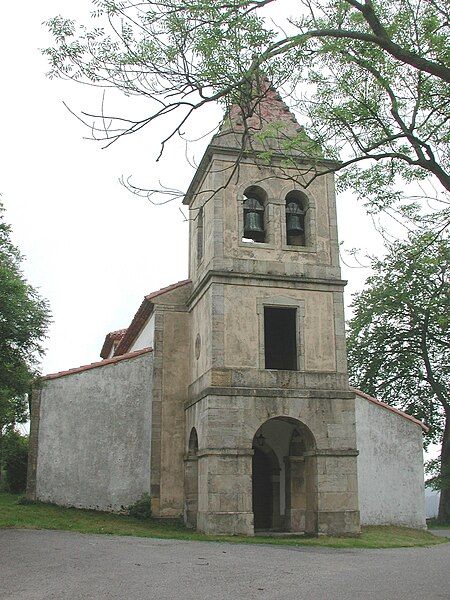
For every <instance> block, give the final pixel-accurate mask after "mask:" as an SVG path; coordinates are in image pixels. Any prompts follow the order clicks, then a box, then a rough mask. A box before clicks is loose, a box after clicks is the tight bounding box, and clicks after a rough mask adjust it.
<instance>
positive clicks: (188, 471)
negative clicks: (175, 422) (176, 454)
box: [184, 427, 198, 529]
mask: <svg viewBox="0 0 450 600" xmlns="http://www.w3.org/2000/svg"><path fill="white" fill-rule="evenodd" d="M197 512H198V437H197V431H196V429H195V427H193V428H192V430H191V434H190V436H189V444H188V451H187V454H186V457H185V459H184V522H185V525H186V527H191V528H193V529H196V527H197Z"/></svg>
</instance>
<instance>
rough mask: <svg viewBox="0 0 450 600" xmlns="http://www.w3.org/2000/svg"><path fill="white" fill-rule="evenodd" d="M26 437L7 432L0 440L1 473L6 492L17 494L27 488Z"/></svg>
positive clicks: (16, 432) (14, 432) (15, 432)
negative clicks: (2, 472) (0, 451)
mask: <svg viewBox="0 0 450 600" xmlns="http://www.w3.org/2000/svg"><path fill="white" fill-rule="evenodd" d="M27 464H28V437H27V436H24V435H21V434H20V433H19V432H18V431H14V430H12V431H8V432H7V433H5V435H4V436H3V440H2V465H1V467H2V471H4V473H5V476H6V477H5V483H6V488H7V490H8V491H10V492H12V493H14V494H18V493H20V492H24V491H25V489H26V486H27Z"/></svg>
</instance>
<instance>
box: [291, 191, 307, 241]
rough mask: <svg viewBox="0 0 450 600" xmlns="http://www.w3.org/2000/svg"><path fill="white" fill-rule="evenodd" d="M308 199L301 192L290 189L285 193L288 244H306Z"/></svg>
mask: <svg viewBox="0 0 450 600" xmlns="http://www.w3.org/2000/svg"><path fill="white" fill-rule="evenodd" d="M307 210H308V199H307V197H306V196H305V194H303V193H302V192H299V191H298V190H292V191H291V192H289V193H288V194H287V195H286V241H287V244H288V246H306V244H307V231H306V230H307V223H306V214H307Z"/></svg>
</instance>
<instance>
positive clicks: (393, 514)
mask: <svg viewBox="0 0 450 600" xmlns="http://www.w3.org/2000/svg"><path fill="white" fill-rule="evenodd" d="M356 440H357V448H358V450H359V456H358V494H359V504H360V512H361V524H362V525H382V524H391V525H401V526H405V527H425V525H426V522H425V492H424V471H423V451H422V429H421V427H420V426H419V425H417V424H416V423H413V422H412V421H409V420H408V419H406V418H405V417H403V416H401V415H398V414H395V413H393V412H391V411H389V410H387V409H386V408H383V407H382V406H379V405H377V404H374V403H373V402H370V401H369V400H367V399H365V398H363V397H360V396H356Z"/></svg>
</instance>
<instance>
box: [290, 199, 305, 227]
mask: <svg viewBox="0 0 450 600" xmlns="http://www.w3.org/2000/svg"><path fill="white" fill-rule="evenodd" d="M286 229H287V234H288V235H301V234H302V233H303V232H304V230H305V228H304V225H303V211H302V210H301V208H300V207H299V205H298V204H297V203H295V202H290V203H289V204H288V205H287V207H286Z"/></svg>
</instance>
